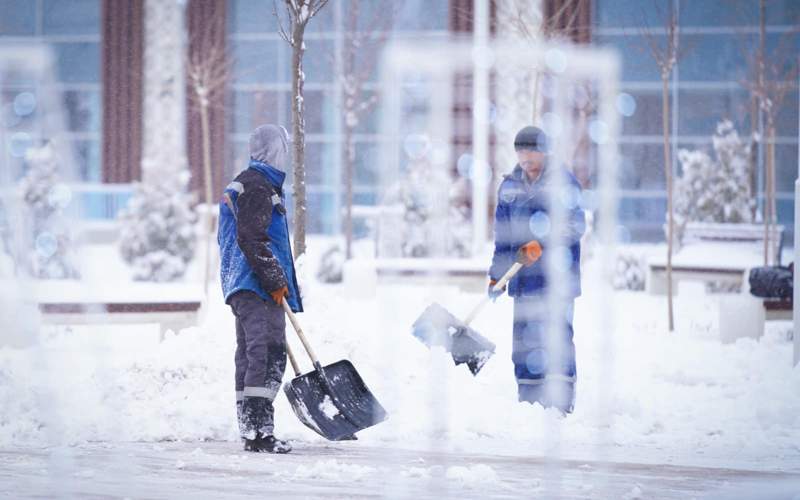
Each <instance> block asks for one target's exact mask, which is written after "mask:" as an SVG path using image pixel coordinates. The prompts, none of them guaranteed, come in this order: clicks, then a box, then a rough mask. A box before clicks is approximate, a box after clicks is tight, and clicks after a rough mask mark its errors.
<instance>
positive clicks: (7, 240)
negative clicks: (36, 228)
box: [0, 200, 14, 278]
mask: <svg viewBox="0 0 800 500" xmlns="http://www.w3.org/2000/svg"><path fill="white" fill-rule="evenodd" d="M13 274H14V263H13V260H12V258H11V228H10V227H9V224H8V214H7V213H6V206H5V204H4V203H3V200H0V278H10V277H11V276H13Z"/></svg>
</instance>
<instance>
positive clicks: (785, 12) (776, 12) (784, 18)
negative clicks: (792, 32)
mask: <svg viewBox="0 0 800 500" xmlns="http://www.w3.org/2000/svg"><path fill="white" fill-rule="evenodd" d="M754 3H755V2H754ZM767 24H778V25H782V26H797V25H798V24H800V2H797V0H770V1H768V2H767Z"/></svg>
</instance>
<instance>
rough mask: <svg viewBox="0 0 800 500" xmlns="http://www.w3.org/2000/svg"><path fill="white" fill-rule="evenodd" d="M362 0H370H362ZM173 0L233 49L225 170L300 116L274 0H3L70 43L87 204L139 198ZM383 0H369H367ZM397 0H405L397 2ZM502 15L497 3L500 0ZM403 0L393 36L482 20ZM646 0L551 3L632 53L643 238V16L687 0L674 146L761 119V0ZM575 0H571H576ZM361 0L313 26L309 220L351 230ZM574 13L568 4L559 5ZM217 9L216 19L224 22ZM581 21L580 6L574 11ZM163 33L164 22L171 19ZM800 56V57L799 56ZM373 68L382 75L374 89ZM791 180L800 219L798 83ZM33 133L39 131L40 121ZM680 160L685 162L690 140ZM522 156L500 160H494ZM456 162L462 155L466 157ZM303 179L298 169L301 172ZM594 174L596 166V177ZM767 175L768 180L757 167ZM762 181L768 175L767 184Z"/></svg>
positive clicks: (62, 83)
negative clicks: (344, 48) (152, 79)
mask: <svg viewBox="0 0 800 500" xmlns="http://www.w3.org/2000/svg"><path fill="white" fill-rule="evenodd" d="M362 1H363V0H362ZM159 2H170V3H172V4H175V5H178V6H180V8H181V9H183V10H184V11H185V21H184V23H183V24H184V26H185V35H184V36H183V39H184V43H185V47H186V50H187V51H188V53H189V54H196V53H202V51H204V50H206V49H207V47H208V46H209V44H210V43H223V44H225V46H226V47H227V53H228V54H229V61H228V63H229V67H230V71H229V72H228V80H227V84H226V90H225V92H222V93H220V94H219V95H218V96H216V97H215V98H214V102H213V105H212V106H211V117H210V122H211V130H212V134H211V137H212V159H213V164H214V173H213V175H214V179H213V181H214V184H215V186H217V189H218V188H219V186H221V185H222V183H223V182H225V180H226V179H228V178H230V177H231V176H233V175H234V174H235V172H236V171H238V170H239V169H241V168H243V167H244V166H245V165H246V161H247V138H248V134H249V132H250V130H252V129H253V128H254V127H256V126H257V125H259V124H261V123H265V122H274V123H282V124H286V125H287V128H289V127H288V125H289V124H290V120H291V117H290V111H291V110H290V105H291V95H290V94H291V81H290V69H289V66H290V48H289V47H288V45H287V44H286V42H284V41H283V40H282V39H281V38H280V35H279V34H278V29H277V28H278V26H277V20H276V18H275V16H274V15H273V12H272V2H270V1H264V0H180V1H179V0H130V1H120V0H0V12H2V15H0V43H2V44H19V43H33V42H35V43H44V44H48V45H50V46H51V47H52V49H53V53H54V54H55V57H56V73H57V74H56V80H57V87H58V90H59V91H60V92H61V95H62V96H63V104H64V108H65V110H66V113H67V118H68V119H67V123H68V131H67V134H66V137H68V139H69V140H70V141H71V142H72V145H73V146H74V150H75V151H76V152H77V155H76V156H77V162H78V164H79V165H78V169H77V170H78V171H79V172H80V184H81V185H82V187H79V188H78V191H79V192H81V193H82V195H83V196H84V197H85V199H86V201H87V206H88V207H89V211H88V213H89V216H91V217H96V218H113V217H114V215H115V213H116V210H117V209H118V208H119V207H120V206H121V205H122V204H123V203H124V202H125V199H126V197H127V196H128V195H129V192H130V183H131V182H134V181H137V180H140V179H141V178H142V170H141V165H142V159H143V152H144V151H145V150H146V147H145V141H146V138H147V126H148V125H147V124H146V123H144V120H143V116H146V113H145V106H146V104H145V103H146V97H145V96H146V87H147V85H148V82H147V81H146V77H145V75H146V74H147V72H146V71H145V69H146V68H145V65H146V64H147V63H146V61H147V59H146V56H145V54H146V48H147V46H148V37H151V38H152V37H154V36H159V31H158V30H156V31H155V32H149V31H148V29H147V22H146V20H147V16H146V9H147V8H149V7H148V5H151V7H150V8H152V4H157V3H159ZM365 3H370V2H365ZM388 3H391V2H387V4H388ZM492 4H493V5H492V15H493V16H496V10H497V5H496V3H495V2H492ZM400 5H401V7H400V8H399V10H398V11H397V13H396V19H395V22H394V23H393V28H392V35H391V36H392V37H397V38H403V37H406V38H410V39H420V38H422V37H425V38H427V39H429V40H431V41H432V43H435V41H436V40H437V39H443V38H446V37H448V36H450V35H452V34H453V33H462V34H467V35H468V34H469V33H470V31H471V30H472V25H471V12H472V1H470V0H405V1H404V2H403V3H402V4H400ZM653 5H654V6H656V7H660V8H653V7H651V6H648V7H647V8H644V6H643V5H642V2H640V1H639V0H593V1H589V0H572V1H570V0H546V1H542V2H541V6H542V8H543V9H544V11H545V12H546V13H547V15H548V16H550V17H551V18H553V21H554V22H555V23H562V24H563V23H564V22H565V17H564V16H566V12H567V11H574V12H575V16H577V18H578V19H579V22H578V23H577V25H578V26H579V27H580V29H578V30H576V31H575V33H574V34H570V36H571V37H572V38H573V39H574V40H576V41H577V42H579V43H592V44H597V45H600V46H611V47H614V48H616V49H617V50H619V51H620V52H621V54H622V60H623V61H624V66H623V75H622V86H621V88H622V91H623V92H625V93H626V94H628V95H630V96H632V97H633V101H634V102H635V111H634V112H633V114H632V115H631V116H630V117H628V118H626V119H625V120H624V121H623V129H622V137H621V155H622V169H621V170H622V176H621V184H622V189H623V191H622V193H623V200H622V204H621V219H622V220H621V223H622V224H623V225H624V226H625V227H626V228H627V229H628V232H629V234H630V235H631V238H632V239H634V240H659V239H662V238H663V232H662V230H661V225H662V224H663V221H664V209H665V204H666V203H665V190H664V175H663V167H662V164H661V161H662V160H661V158H662V145H661V144H662V142H661V141H662V139H661V130H660V127H661V83H660V75H659V71H658V68H657V67H656V65H655V64H654V62H653V59H652V57H651V55H650V53H649V52H648V51H647V49H646V47H647V43H646V41H645V37H644V34H643V30H642V27H643V26H649V27H650V28H651V29H650V31H651V32H652V33H653V35H654V36H656V37H663V33H664V31H663V29H662V28H661V26H663V14H664V12H666V10H667V7H668V6H669V5H675V8H676V9H677V11H678V15H679V24H680V27H681V28H680V40H681V46H682V47H685V48H686V52H685V54H683V55H682V57H681V58H680V60H679V61H678V64H677V67H676V69H675V71H674V72H673V74H672V76H671V88H670V92H671V98H672V104H673V106H672V116H671V119H672V136H673V140H672V144H671V147H672V149H673V153H676V152H677V151H678V150H679V149H681V148H705V149H708V150H710V146H711V135H712V134H713V131H714V128H715V125H716V123H717V122H718V121H719V120H721V119H730V120H732V121H733V122H734V123H735V124H736V126H737V128H738V130H739V132H740V133H741V134H743V135H744V134H749V133H750V132H751V131H752V130H754V128H755V129H758V127H759V126H760V121H759V120H761V118H760V117H759V116H758V113H757V112H756V113H754V110H753V104H752V99H751V96H750V94H749V93H748V91H747V89H746V88H745V86H744V85H743V83H744V82H745V81H746V80H747V78H748V74H749V73H748V63H747V60H748V51H749V50H751V49H752V47H753V45H754V43H755V40H756V37H757V34H758V2H757V1H756V0H657V1H656V2H654V3H653ZM766 5H767V9H766V12H767V18H766V31H767V46H768V47H769V48H774V49H777V48H778V47H783V46H784V45H785V46H788V47H789V50H790V51H793V52H794V54H797V53H800V35H798V29H797V27H798V25H799V24H800V3H798V2H796V1H794V0H767V3H766ZM565 6H566V7H565ZM348 9H349V0H342V1H337V0H332V1H331V2H330V3H329V4H328V5H327V6H326V7H325V9H324V10H323V11H322V12H321V13H320V14H319V16H318V17H317V18H315V19H313V20H312V21H311V22H310V24H309V27H308V31H307V35H306V46H307V52H306V58H305V73H306V84H305V102H306V110H307V116H306V132H307V137H306V141H307V153H306V168H307V191H308V202H309V210H308V213H309V231H310V232H313V233H336V232H338V231H340V230H341V215H340V214H341V206H342V196H343V188H342V167H341V161H340V158H341V157H342V154H341V147H342V146H341V142H342V133H343V131H342V124H341V120H340V112H339V110H340V109H341V102H340V100H341V97H340V92H339V91H340V87H339V85H340V84H339V82H338V81H337V79H336V78H335V76H334V75H335V74H336V64H338V62H337V54H340V51H341V45H342V37H343V30H344V26H345V16H346V15H347V13H348V12H349V11H348ZM559 16H560V17H561V19H555V17H559ZM210 20H213V22H210ZM570 22H571V21H570ZM161 34H162V35H163V30H162V32H161ZM795 64H796V63H795ZM376 87H377V83H376V82H374V81H371V82H370V83H368V85H367V89H368V91H375V90H376ZM461 90H463V91H457V92H455V93H454V94H455V95H456V96H458V95H460V96H462V97H461V98H459V99H460V101H459V102H456V103H454V105H453V116H454V118H455V120H456V122H455V123H456V127H455V136H454V138H453V145H454V147H455V151H454V155H453V156H454V158H458V157H459V155H460V153H461V152H465V151H469V148H470V147H471V139H470V133H471V128H470V119H471V118H470V117H471V106H470V103H469V96H470V95H471V92H470V91H469V89H468V88H462V89H461ZM27 91H30V92H35V91H36V89H35V85H34V86H31V87H30V88H21V87H13V88H9V87H6V88H2V89H0V92H1V94H0V96H1V97H2V99H1V100H0V106H2V108H1V109H2V119H3V120H4V124H5V125H6V127H8V128H9V129H12V130H13V128H14V127H20V126H24V120H21V119H19V116H17V115H15V113H14V110H13V102H14V98H15V96H17V95H19V93H20V92H27ZM182 99H184V100H185V101H186V102H185V105H184V107H185V132H182V133H183V134H184V135H185V137H186V139H185V145H186V150H185V155H186V162H187V164H188V166H189V168H190V169H191V171H192V179H193V180H192V187H193V188H194V189H197V190H198V191H199V190H200V187H201V186H202V183H203V173H202V166H201V145H200V135H199V134H200V132H199V124H198V118H197V115H198V113H197V109H196V108H195V106H194V104H193V103H192V102H191V100H190V99H188V96H183V97H182ZM378 122H379V120H378V111H377V110H376V111H374V112H373V113H372V114H371V115H370V116H368V117H366V119H364V120H362V122H361V123H360V125H359V128H358V130H357V133H356V136H355V142H356V158H357V165H356V176H355V201H356V203H357V204H360V205H372V204H375V203H377V202H378V201H379V194H380V191H379V190H380V176H379V172H380V168H381V164H380V161H381V159H380V157H379V154H378V151H379V147H378V144H379V141H380V137H379V133H378ZM777 126H778V139H777V145H776V156H777V182H776V184H777V190H778V202H777V204H778V218H779V222H780V223H782V224H784V225H786V226H787V229H789V230H790V228H791V223H792V220H793V206H794V196H793V181H794V179H795V176H796V172H797V170H796V169H797V164H798V100H797V89H796V87H795V89H794V90H793V91H792V92H789V94H788V97H787V99H786V100H785V102H784V105H783V106H782V109H781V111H780V113H779V114H778V123H777ZM31 137H32V139H33V138H35V131H33V132H32V135H31ZM18 150H19V148H17V147H15V148H11V147H9V145H6V147H5V148H4V152H3V154H4V155H7V158H8V159H9V161H22V159H21V157H19V156H18V154H17V153H18V152H19V151H18ZM673 157H674V158H676V161H675V165H674V169H675V171H676V172H677V171H679V165H678V164H677V155H676V154H673ZM509 168H510V165H493V169H494V170H495V172H496V173H502V172H505V171H507V170H508V169H509ZM453 170H454V171H456V167H455V165H454V166H453ZM289 178H290V179H291V177H289ZM587 182H590V180H587ZM755 182H756V188H757V189H758V188H760V186H762V185H763V175H760V174H759V175H757V176H756V179H755ZM758 190H759V192H760V191H761V189H758Z"/></svg>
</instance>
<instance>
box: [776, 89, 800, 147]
mask: <svg viewBox="0 0 800 500" xmlns="http://www.w3.org/2000/svg"><path fill="white" fill-rule="evenodd" d="M797 91H798V89H797V88H795V89H793V90H790V91H789V93H788V94H787V95H786V97H784V100H783V104H782V105H781V106H780V107H779V108H778V116H777V117H776V119H775V126H776V127H777V130H778V136H780V137H797V136H798V133H800V132H798V130H797V126H798V118H797V112H798V109H800V108H799V107H798V102H797Z"/></svg>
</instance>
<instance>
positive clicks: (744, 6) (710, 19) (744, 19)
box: [680, 0, 758, 26]
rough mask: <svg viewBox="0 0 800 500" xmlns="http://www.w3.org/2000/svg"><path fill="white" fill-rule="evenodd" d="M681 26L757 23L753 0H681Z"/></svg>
mask: <svg viewBox="0 0 800 500" xmlns="http://www.w3.org/2000/svg"><path fill="white" fill-rule="evenodd" d="M680 23H681V26H742V25H753V24H756V25H757V24H758V2H757V1H754V0H681V3H680Z"/></svg>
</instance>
